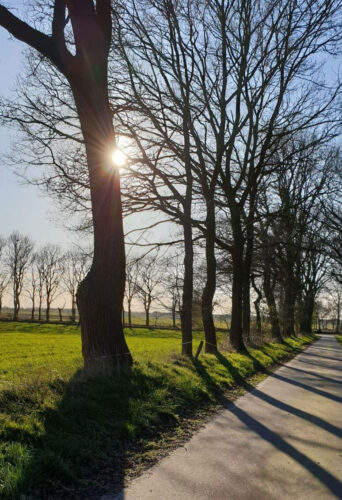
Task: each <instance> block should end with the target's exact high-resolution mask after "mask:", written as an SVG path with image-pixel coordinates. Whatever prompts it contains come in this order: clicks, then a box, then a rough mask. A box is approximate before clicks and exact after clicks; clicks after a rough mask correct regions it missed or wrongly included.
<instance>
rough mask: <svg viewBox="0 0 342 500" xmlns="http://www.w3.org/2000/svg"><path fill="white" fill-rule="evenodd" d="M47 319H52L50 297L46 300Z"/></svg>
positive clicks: (47, 320)
mask: <svg viewBox="0 0 342 500" xmlns="http://www.w3.org/2000/svg"><path fill="white" fill-rule="evenodd" d="M45 319H46V322H47V323H48V322H49V321H50V302H49V300H48V299H47V300H46V311H45Z"/></svg>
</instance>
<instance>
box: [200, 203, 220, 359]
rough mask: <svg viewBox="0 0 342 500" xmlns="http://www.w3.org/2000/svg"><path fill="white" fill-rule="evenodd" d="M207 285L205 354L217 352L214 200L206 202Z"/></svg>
mask: <svg viewBox="0 0 342 500" xmlns="http://www.w3.org/2000/svg"><path fill="white" fill-rule="evenodd" d="M206 208H207V217H206V240H205V256H206V271H207V273H206V283H205V287H204V289H203V294H202V319H203V327H204V337H205V352H206V353H215V352H216V351H217V339H216V329H215V324H214V316H213V300H214V295H215V291H216V258H215V231H216V229H215V204H214V200H213V199H212V198H210V199H207V200H206Z"/></svg>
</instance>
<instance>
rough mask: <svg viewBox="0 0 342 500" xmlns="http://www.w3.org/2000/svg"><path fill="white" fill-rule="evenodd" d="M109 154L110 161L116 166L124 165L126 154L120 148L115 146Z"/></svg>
mask: <svg viewBox="0 0 342 500" xmlns="http://www.w3.org/2000/svg"><path fill="white" fill-rule="evenodd" d="M111 156H112V163H113V165H115V166H116V167H123V166H124V165H125V163H126V160H127V156H126V155H125V153H123V152H122V151H121V149H118V148H115V149H114V151H113V152H112V155H111Z"/></svg>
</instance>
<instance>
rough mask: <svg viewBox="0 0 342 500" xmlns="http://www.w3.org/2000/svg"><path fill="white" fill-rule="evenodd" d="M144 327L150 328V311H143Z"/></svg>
mask: <svg viewBox="0 0 342 500" xmlns="http://www.w3.org/2000/svg"><path fill="white" fill-rule="evenodd" d="M145 318H146V326H150V309H149V308H147V309H145Z"/></svg>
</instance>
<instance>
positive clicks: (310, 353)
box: [303, 352, 341, 363]
mask: <svg viewBox="0 0 342 500" xmlns="http://www.w3.org/2000/svg"><path fill="white" fill-rule="evenodd" d="M303 355H304V356H312V357H314V358H320V359H322V358H324V359H329V361H335V363H338V362H341V360H340V359H336V358H331V357H330V356H322V355H320V354H315V353H313V352H304V353H303Z"/></svg>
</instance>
